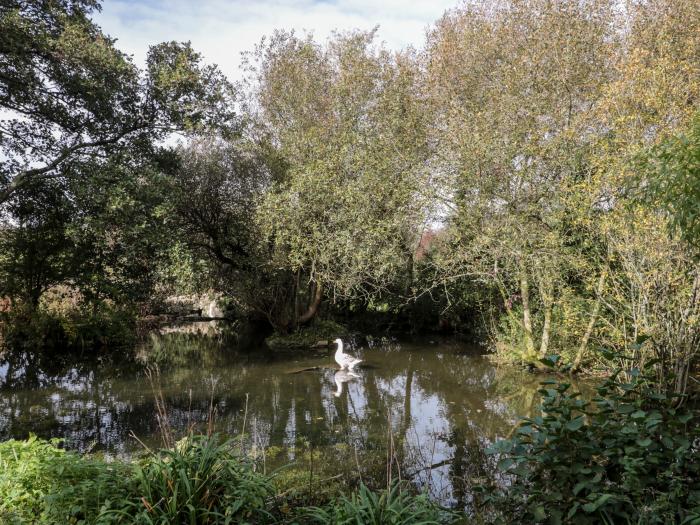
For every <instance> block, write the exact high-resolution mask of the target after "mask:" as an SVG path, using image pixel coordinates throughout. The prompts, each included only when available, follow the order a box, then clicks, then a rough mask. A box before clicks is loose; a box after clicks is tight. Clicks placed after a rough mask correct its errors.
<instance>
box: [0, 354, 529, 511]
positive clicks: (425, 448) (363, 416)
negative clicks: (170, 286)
mask: <svg viewBox="0 0 700 525" xmlns="http://www.w3.org/2000/svg"><path fill="white" fill-rule="evenodd" d="M188 344H190V345H191V344H192V342H191V340H190V341H189V343H188ZM205 346H206V348H204V349H203V350H202V351H201V352H200V353H199V354H196V355H195V358H194V359H193V360H192V361H191V362H190V363H183V362H178V363H177V366H172V367H171V368H169V369H165V371H163V372H162V374H161V376H160V380H159V381H160V388H161V390H162V393H163V397H164V398H165V400H166V404H167V406H168V413H169V418H170V422H171V424H172V425H173V427H174V428H175V429H176V431H178V432H180V433H184V432H185V430H186V429H187V428H188V427H189V426H191V425H193V424H195V425H197V424H199V425H200V426H199V428H200V429H202V428H204V425H203V423H204V422H205V421H206V419H207V414H208V412H209V403H210V402H211V401H212V400H213V403H214V407H215V409H216V413H217V420H216V430H217V431H220V432H224V433H226V434H228V435H232V436H235V435H239V434H240V433H241V432H242V430H243V425H245V434H246V442H247V446H248V447H249V448H250V449H251V450H255V451H265V450H267V449H268V447H271V446H273V447H282V450H283V451H284V453H283V454H282V455H281V456H278V458H277V461H278V462H279V461H282V462H283V463H284V462H285V461H291V460H297V461H299V460H301V458H302V457H303V456H304V453H305V452H308V450H309V449H313V450H326V451H328V454H329V455H328V459H327V460H326V461H329V462H331V463H333V461H335V460H336V459H337V460H338V461H337V462H338V468H340V467H341V466H344V467H346V468H348V469H353V468H355V467H354V460H355V458H354V456H353V454H359V455H362V454H370V453H375V454H378V455H379V456H380V457H385V456H386V449H387V447H388V444H389V438H390V439H391V440H392V441H393V446H394V447H395V453H396V455H397V458H398V457H399V456H400V457H401V462H402V465H401V467H400V468H402V469H403V471H402V475H404V476H409V477H410V478H412V479H413V480H414V482H415V483H416V484H417V485H418V486H420V487H422V488H425V489H428V490H430V491H431V493H432V494H433V495H435V496H436V497H438V498H439V499H440V500H441V501H443V502H445V503H455V502H457V500H459V495H455V494H456V493H455V491H454V487H453V484H454V482H455V479H456V478H455V476H457V475H460V476H461V475H464V474H462V473H463V472H465V471H470V469H471V470H474V469H475V468H476V467H474V466H473V463H475V462H477V461H482V462H483V459H482V457H481V456H475V451H477V452H478V451H479V450H483V447H484V444H487V443H489V442H491V441H492V440H493V439H494V438H495V437H497V436H504V435H506V434H507V432H508V431H509V430H510V429H511V428H512V425H513V422H514V421H515V419H516V415H518V414H524V413H526V412H527V411H529V410H530V409H531V405H530V404H528V403H527V402H526V401H525V400H527V399H532V398H533V395H532V393H533V392H534V390H535V388H536V385H537V381H538V380H539V378H536V377H532V376H528V375H526V374H523V373H521V372H518V371H512V370H511V371H504V370H502V369H497V368H495V367H494V366H493V365H492V364H490V362H489V361H488V360H486V359H484V358H483V357H481V356H479V355H478V353H474V352H470V351H469V349H468V348H466V349H465V348H464V347H460V346H457V345H454V344H451V345H450V344H442V345H436V344H427V345H421V344H416V343H413V344H404V345H403V346H402V347H401V348H399V346H398V345H397V344H396V343H392V344H390V345H382V344H380V343H378V342H376V341H375V343H374V344H373V345H372V347H365V348H350V350H349V351H350V352H352V353H354V354H355V355H359V356H361V357H363V358H364V359H365V365H366V366H365V367H364V368H361V369H360V370H359V371H358V374H359V376H360V377H358V378H350V380H349V381H347V382H344V383H343V384H342V386H343V389H342V393H341V394H340V395H339V396H336V395H334V394H336V393H337V390H336V388H337V385H336V382H335V373H336V368H335V365H334V363H333V361H332V356H331V352H328V351H325V350H322V351H320V352H319V353H318V354H316V355H305V356H286V357H276V358H272V359H271V358H269V357H263V356H261V355H260V354H258V356H250V355H245V356H236V355H235V353H233V352H232V351H231V350H229V349H225V348H220V347H218V346H216V345H212V344H207V345H205ZM31 359H32V358H29V357H27V356H19V357H17V358H16V359H14V360H12V359H11V358H7V361H5V362H3V361H1V360H0V439H7V438H10V437H17V438H23V437H26V436H27V433H28V432H34V433H36V434H38V435H39V436H42V437H62V438H65V439H66V446H68V447H71V448H76V449H79V450H100V451H103V452H106V453H107V454H110V455H117V456H124V455H129V454H130V453H131V452H133V451H134V450H137V449H139V448H140V445H138V444H137V443H136V441H135V440H134V439H132V438H131V437H130V433H131V432H133V433H134V434H135V435H137V436H138V437H139V439H141V440H142V441H143V442H144V443H146V444H147V445H149V446H158V445H159V435H158V427H157V421H156V417H155V413H156V409H155V404H154V393H153V390H152V385H151V384H150V383H149V381H148V380H147V379H146V378H145V376H144V373H143V370H141V369H140V367H134V366H130V367H120V366H118V365H113V364H111V365H104V366H99V365H97V364H94V363H93V364H89V363H81V364H77V365H76V364H75V363H72V364H69V365H68V366H65V367H62V366H60V363H55V362H52V361H50V360H49V361H48V362H47V363H43V362H38V361H37V362H34V361H32V360H31ZM346 379H347V378H346ZM212 384H214V385H215V387H214V393H213V396H212V390H211V389H212V386H211V385H212ZM246 395H248V400H247V408H246ZM388 421H390V425H391V436H389V434H388V432H387V424H388ZM338 447H340V448H338ZM343 447H344V448H343ZM343 450H345V451H346V452H342V451H343ZM342 453H345V454H349V455H346V456H343V457H344V458H345V461H346V462H348V463H351V464H350V465H340V463H341V454H342ZM362 457H365V456H362ZM470 472H471V471H470ZM462 503H463V502H462Z"/></svg>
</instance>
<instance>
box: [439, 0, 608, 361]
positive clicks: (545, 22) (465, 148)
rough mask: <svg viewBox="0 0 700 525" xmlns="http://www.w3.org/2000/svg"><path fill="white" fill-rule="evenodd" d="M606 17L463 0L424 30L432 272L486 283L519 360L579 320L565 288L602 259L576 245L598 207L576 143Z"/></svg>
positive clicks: (589, 102) (531, 1)
mask: <svg viewBox="0 0 700 525" xmlns="http://www.w3.org/2000/svg"><path fill="white" fill-rule="evenodd" d="M611 16H612V6H611V4H610V3H609V2H605V1H589V2H583V3H581V2H571V1H568V0H560V1H555V2H550V1H540V0H526V1H513V2H505V3H499V4H494V5H491V6H486V5H478V6H477V5H471V4H470V5H466V6H464V7H462V8H458V9H455V10H453V11H450V12H448V13H447V14H446V15H445V16H444V17H443V18H442V19H441V20H439V21H438V23H437V24H436V26H435V28H434V29H433V30H432V31H431V33H430V34H429V38H428V46H427V51H426V56H425V65H426V79H425V91H426V97H427V99H428V101H429V104H430V108H431V112H432V127H431V130H432V131H433V132H434V133H435V139H434V144H435V147H434V160H433V165H434V166H435V168H436V171H437V173H438V175H439V176H438V177H437V178H436V189H435V191H434V194H435V195H436V198H439V199H440V200H441V201H443V202H445V206H446V208H447V213H446V219H447V220H446V226H447V228H446V231H445V233H444V234H443V237H444V240H443V250H442V252H441V253H440V254H438V255H437V256H436V257H435V258H434V259H433V261H434V264H435V265H436V266H438V267H439V269H440V270H441V272H442V275H443V277H442V279H438V284H441V283H445V282H448V281H450V280H452V279H455V278H463V277H464V276H465V275H466V276H469V277H471V278H472V279H475V280H477V281H480V282H482V283H484V284H487V285H492V286H495V288H496V290H497V291H498V293H499V294H500V296H501V304H502V308H503V310H504V311H505V315H506V325H507V326H509V327H510V330H512V331H513V332H514V334H515V335H514V337H512V338H510V340H509V341H508V343H510V344H511V345H513V346H515V347H516V348H517V349H518V352H517V353H518V354H519V355H520V357H521V358H522V359H523V360H525V361H528V362H533V361H536V360H537V359H538V358H542V357H544V356H545V355H546V354H547V353H548V351H549V350H550V346H551V342H552V340H553V338H555V337H559V338H560V340H559V341H558V343H559V344H561V343H563V342H564V341H562V338H567V337H571V336H572V335H573V334H576V333H577V331H578V332H580V333H582V332H583V329H582V327H583V325H584V324H585V322H584V320H583V319H577V320H576V321H575V322H574V323H571V322H570V320H571V318H573V317H575V316H576V313H577V312H576V310H578V309H579V305H578V304H577V303H578V300H577V299H576V296H577V295H578V293H580V290H581V289H585V286H586V285H585V283H586V282H590V281H594V280H596V279H597V276H598V274H599V272H600V271H601V270H600V269H599V268H600V267H601V266H603V265H604V260H596V259H595V257H596V256H599V250H598V254H596V253H595V252H596V250H591V249H590V248H591V242H590V241H591V239H592V237H595V233H594V230H595V228H594V227H592V225H593V224H594V222H595V220H596V217H597V216H598V215H600V213H601V208H600V207H599V206H598V202H597V200H596V199H597V198H598V194H597V193H596V192H595V191H594V189H595V172H594V171H593V169H592V167H591V164H590V162H589V161H588V159H587V155H588V152H589V151H590V149H591V147H592V139H593V138H594V135H592V134H591V133H590V129H591V126H592V125H593V124H592V111H591V108H592V107H593V106H594V104H595V101H596V100H597V99H598V97H599V96H600V94H601V92H602V90H603V89H604V86H605V83H606V81H607V79H608V78H609V75H610V72H609V67H608V65H607V64H608V57H609V56H610V42H611V40H610V34H609V32H608V27H609V24H610V21H611ZM586 239H588V240H586ZM438 274H440V272H438ZM572 298H573V300H572V301H570V300H569V299H572ZM563 322H567V323H568V324H569V326H567V330H566V331H565V330H563V329H562V328H563V327H560V326H559V324H561V323H563ZM567 332H568V333H567ZM572 332H573V334H572ZM561 346H568V345H566V344H561Z"/></svg>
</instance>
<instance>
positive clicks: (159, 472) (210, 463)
mask: <svg viewBox="0 0 700 525" xmlns="http://www.w3.org/2000/svg"><path fill="white" fill-rule="evenodd" d="M133 483H134V491H135V492H134V493H133V496H132V498H131V499H130V500H129V501H127V502H125V504H124V506H123V507H122V508H121V509H119V510H117V511H114V512H112V513H108V515H113V516H114V517H116V521H117V522H118V523H139V524H151V523H172V524H178V523H182V524H185V523H245V522H254V523H255V522H259V521H262V520H264V519H265V518H266V517H268V516H269V513H268V512H267V511H266V510H265V506H266V501H267V499H268V498H269V497H270V496H271V494H272V484H271V483H270V481H269V480H268V479H267V478H265V477H264V476H262V475H260V474H257V473H255V472H254V470H253V469H252V468H251V466H250V465H247V464H246V463H245V461H244V460H242V459H241V457H240V456H239V455H238V454H236V453H235V451H234V447H233V443H232V442H230V441H222V440H220V439H219V438H218V437H217V436H212V437H206V436H191V437H187V438H184V439H183V440H182V441H180V442H179V443H178V444H177V447H176V448H175V449H174V450H164V451H161V452H160V453H158V454H156V455H153V456H151V457H149V458H148V459H147V460H146V461H145V463H144V464H143V465H140V466H137V467H136V468H135V473H134V478H133Z"/></svg>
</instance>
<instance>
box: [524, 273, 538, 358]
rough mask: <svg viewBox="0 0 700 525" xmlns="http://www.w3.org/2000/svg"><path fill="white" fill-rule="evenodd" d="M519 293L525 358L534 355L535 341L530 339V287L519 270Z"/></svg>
mask: <svg viewBox="0 0 700 525" xmlns="http://www.w3.org/2000/svg"><path fill="white" fill-rule="evenodd" d="M520 295H521V297H522V301H523V330H524V332H525V353H526V358H527V359H533V358H534V357H535V355H536V354H535V342H534V340H533V339H532V316H531V314H530V288H529V284H528V282H527V276H526V275H525V272H524V271H523V270H521V271H520Z"/></svg>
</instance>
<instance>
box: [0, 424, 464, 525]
mask: <svg viewBox="0 0 700 525" xmlns="http://www.w3.org/2000/svg"><path fill="white" fill-rule="evenodd" d="M58 445H59V444H58V443H57V442H56V441H44V440H40V439H37V438H35V437H30V438H29V439H27V440H24V441H16V440H11V441H7V442H5V443H2V444H0V523H3V524H12V525H20V524H21V525H24V524H46V525H48V524H51V525H54V524H55V525H58V524H73V523H75V524H85V525H87V524H127V523H128V524H132V523H138V524H156V523H158V524H219V523H221V524H224V523H317V524H326V523H327V524H336V523H366V524H372V523H376V524H384V523H391V524H401V523H424V524H428V523H435V524H438V523H453V522H455V521H456V519H457V516H456V515H455V514H453V513H451V512H448V511H445V510H443V509H440V508H439V507H438V506H437V505H435V504H433V503H431V502H430V501H429V500H428V499H427V498H426V497H425V496H422V495H416V494H415V493H414V492H412V491H410V489H409V488H408V486H399V485H395V486H394V487H393V488H392V489H391V490H388V491H387V490H384V491H372V490H370V489H368V488H367V487H365V486H364V485H360V486H359V488H358V490H356V491H353V492H352V493H351V494H350V495H349V496H348V497H344V496H340V497H328V498H327V499H326V500H325V501H322V500H319V499H318V498H313V497H312V496H311V495H308V496H307V500H308V501H306V502H305V501H300V500H299V493H298V492H297V491H295V490H294V487H293V486H285V485H284V480H285V479H286V480H290V479H294V478H293V477H286V478H285V477H281V476H280V477H278V476H275V475H272V476H268V475H263V474H261V473H260V472H258V471H257V469H256V466H255V464H254V463H252V462H250V461H248V460H247V459H246V458H245V457H243V456H242V455H241V454H239V452H238V451H237V447H236V445H235V443H234V442H232V441H222V440H220V439H218V438H217V437H215V436H214V437H205V436H193V437H189V438H185V439H183V440H181V441H180V442H178V444H177V445H176V446H175V447H174V448H172V449H169V450H161V451H158V452H151V453H148V454H147V455H146V456H144V457H143V458H141V459H140V460H138V461H133V462H122V461H111V462H110V461H105V460H103V459H100V458H99V457H91V456H80V455H78V454H75V453H72V452H67V451H65V450H63V449H61V448H60V447H59V446H58ZM280 481H282V483H281V484H280V483H279V482H280ZM311 503H313V504H315V505H314V506H311Z"/></svg>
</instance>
